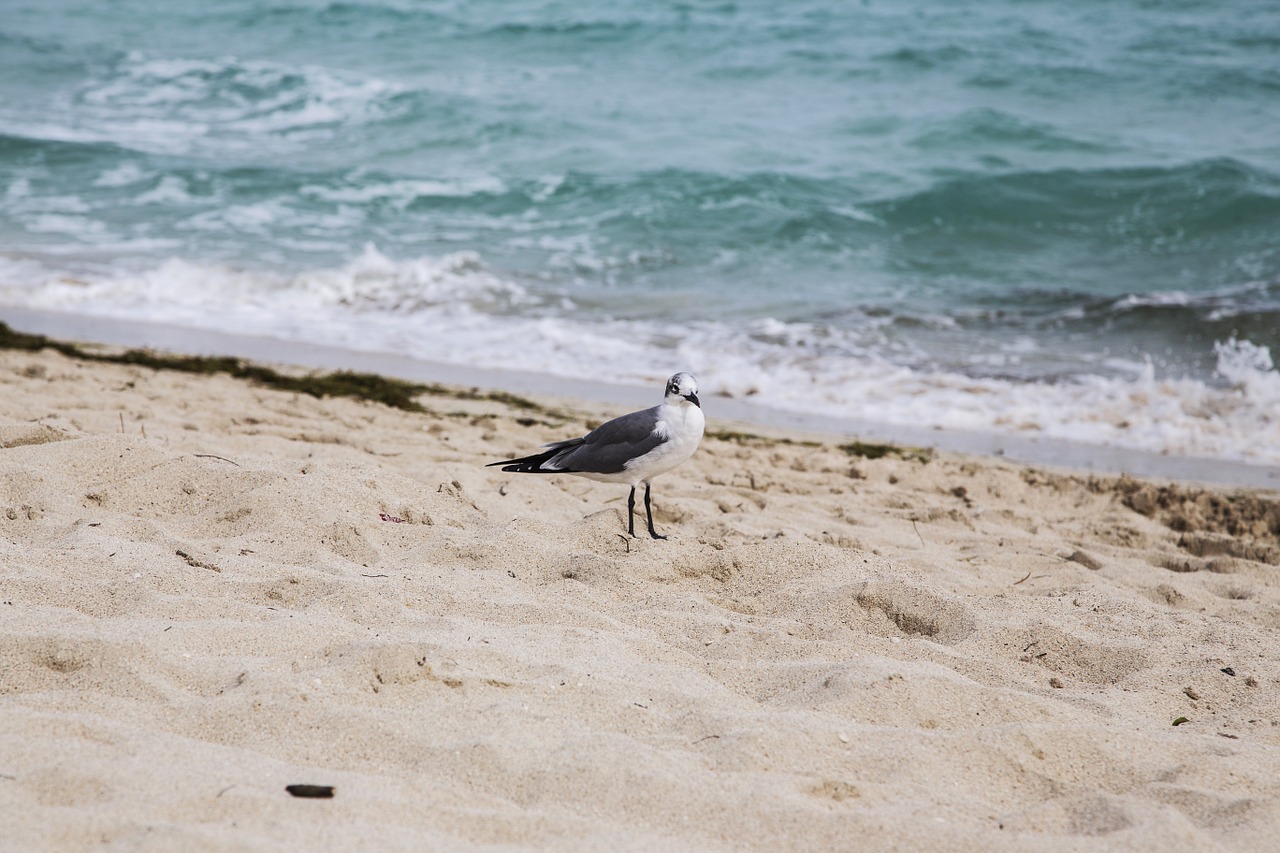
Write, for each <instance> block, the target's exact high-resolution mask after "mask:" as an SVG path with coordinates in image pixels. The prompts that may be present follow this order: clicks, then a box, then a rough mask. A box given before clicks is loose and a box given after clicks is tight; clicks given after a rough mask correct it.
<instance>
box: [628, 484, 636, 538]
mask: <svg viewBox="0 0 1280 853" xmlns="http://www.w3.org/2000/svg"><path fill="white" fill-rule="evenodd" d="M627 533H628V534H630V536H631V538H632V539H635V538H636V487H635V486H632V487H631V494H629V495H627Z"/></svg>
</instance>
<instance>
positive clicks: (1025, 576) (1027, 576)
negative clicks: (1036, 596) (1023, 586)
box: [1013, 572, 1031, 586]
mask: <svg viewBox="0 0 1280 853" xmlns="http://www.w3.org/2000/svg"><path fill="white" fill-rule="evenodd" d="M1029 577H1031V572H1027V573H1026V574H1025V575H1023V576H1022V580H1018V581H1014V582H1013V585H1014V586H1017V585H1018V584H1020V583H1022V581H1024V580H1026V579H1027V578H1029Z"/></svg>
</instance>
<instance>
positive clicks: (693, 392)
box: [667, 373, 702, 408]
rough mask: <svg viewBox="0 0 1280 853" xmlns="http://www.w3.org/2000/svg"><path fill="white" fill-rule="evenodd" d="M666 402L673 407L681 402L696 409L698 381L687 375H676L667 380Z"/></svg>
mask: <svg viewBox="0 0 1280 853" xmlns="http://www.w3.org/2000/svg"><path fill="white" fill-rule="evenodd" d="M667 402H668V403H670V404H672V405H675V404H678V403H681V402H686V403H692V404H693V405H695V406H697V407H698V408H702V404H701V403H699V402H698V380H696V379H694V378H693V377H692V376H690V375H689V374H688V373H677V374H676V375H675V376H672V377H671V378H670V379H668V380H667Z"/></svg>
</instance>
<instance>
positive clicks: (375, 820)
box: [0, 351, 1280, 851]
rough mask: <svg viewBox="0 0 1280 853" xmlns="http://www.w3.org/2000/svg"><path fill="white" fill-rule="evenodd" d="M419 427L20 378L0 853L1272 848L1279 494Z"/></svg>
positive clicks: (4, 566)
mask: <svg viewBox="0 0 1280 853" xmlns="http://www.w3.org/2000/svg"><path fill="white" fill-rule="evenodd" d="M660 391H661V388H660V387H655V389H654V397H655V399H654V402H655V403H656V402H657V397H658V396H659V394H660ZM421 402H422V404H423V405H424V406H426V407H427V409H428V411H427V412H426V413H415V412H406V411H401V410H398V409H392V408H388V407H386V406H383V405H380V404H375V403H368V402H360V401H356V400H350V399H332V398H330V399H316V398H312V397H309V396H306V395H301V394H296V393H288V392H282V391H274V390H268V389H265V388H262V387H258V386H255V385H253V384H251V383H249V382H246V381H241V380H236V379H231V378H228V377H225V376H211V377H210V376H193V375H189V374H183V373H177V372H170V371H156V370H151V369H147V368H140V367H126V366H117V365H111V364H100V363H92V362H86V361H82V360H76V359H72V358H68V357H65V356H62V355H58V354H54V353H51V352H48V351H46V352H40V353H21V352H4V353H0V814H2V815H3V817H4V827H3V830H0V848H2V849H4V850H84V849H119V850H279V849H295V848H298V849H300V848H303V847H306V848H309V849H330V850H375V849H377V850H383V849H391V850H394V849H402V850H423V849H459V850H466V849H479V848H490V847H501V848H512V849H514V848H536V849H553V850H584V849H611V848H618V849H672V850H783V849H786V850H835V849H844V850H853V849H857V850H1009V851H1038V850H1046V851H1058V850H1063V851H1065V850H1086V849H1087V850H1160V851H1174V850H1197V851H1199V850H1241V851H1252V850H1262V849H1268V848H1269V849H1275V847H1274V845H1275V843H1276V837H1277V834H1278V833H1280V700H1278V699H1277V687H1278V686H1280V631H1277V629H1278V628H1280V584H1277V571H1278V570H1277V567H1276V566H1277V564H1278V563H1280V509H1278V506H1280V504H1278V503H1277V501H1278V500H1280V498H1278V496H1277V495H1276V494H1274V493H1267V492H1248V491H1232V490H1225V489H1218V490H1206V489H1202V488H1200V487H1197V486H1195V485H1192V484H1188V483H1182V484H1176V483H1161V482H1147V481H1140V480H1134V479H1129V478H1115V477H1100V476H1091V475H1087V474H1073V473H1071V472H1070V471H1063V470H1047V469H1043V468H1027V467H1025V466H1020V465H1014V464H1011V463H1008V462H1003V461H1000V460H997V459H983V458H976V457H965V456H960V455H948V454H936V453H935V454H912V453H906V454H896V455H895V454H890V455H887V456H884V457H882V458H879V459H868V458H864V457H862V456H859V455H856V454H851V453H850V452H848V451H847V450H846V449H842V448H841V447H840V446H839V445H840V443H841V441H840V440H832V441H827V442H820V443H808V442H803V441H799V440H795V439H794V437H793V438H791V439H789V438H788V437H786V436H779V435H774V436H771V437H765V438H752V437H742V436H736V437H735V436H732V435H723V436H721V437H720V438H713V437H709V438H708V439H707V440H706V441H705V442H704V443H703V446H702V448H701V449H700V450H699V452H698V453H697V454H696V455H695V456H694V458H693V460H692V461H690V462H689V463H687V464H686V465H685V466H683V467H682V468H680V469H678V470H677V471H675V472H672V473H671V474H668V475H666V476H664V477H662V478H660V479H659V480H657V481H656V482H655V485H654V501H655V514H656V523H657V525H658V527H659V529H660V530H662V531H663V532H666V533H668V534H670V536H671V538H670V540H669V541H665V542H658V541H652V540H649V539H648V538H642V539H629V538H627V537H626V536H625V513H626V506H625V499H626V489H625V488H624V487H619V486H610V485H604V484H596V483H591V482H588V481H584V480H579V479H576V478H573V477H569V476H557V477H546V478H543V477H533V476H521V475H511V474H504V473H501V472H500V471H498V470H497V469H486V468H484V467H483V463H485V462H487V461H492V460H495V459H500V458H505V457H507V456H510V455H513V454H523V453H527V452H529V451H531V450H532V449H533V448H536V447H537V445H539V444H540V443H543V442H546V441H550V440H554V439H557V438H563V437H567V436H571V435H574V434H577V433H578V432H580V431H582V430H584V429H585V428H586V427H587V426H588V425H590V424H592V423H596V422H599V421H600V420H602V419H604V418H606V417H608V416H612V415H615V414H619V413H620V411H619V410H618V409H616V408H614V409H610V408H606V407H602V406H599V405H594V406H593V405H591V404H581V405H579V406H576V407H566V406H563V405H561V404H559V403H557V404H556V405H555V406H554V407H551V408H546V409H539V410H533V411H529V410H525V409H521V408H518V407H512V406H509V405H505V404H502V403H500V402H495V401H493V400H486V399H465V395H463V396H462V397H459V396H449V395H429V396H425V397H423V398H421ZM704 408H705V409H706V411H707V414H708V416H709V423H710V429H711V430H713V431H715V430H722V429H724V425H723V424H719V423H718V422H717V420H716V400H715V399H714V398H711V399H707V400H704ZM1179 720H1184V721H1183V722H1178V723H1177V724H1176V725H1175V723H1176V722H1177V721H1179ZM299 783H306V784H315V785H324V786H333V788H334V796H333V797H332V798H330V799H309V798H296V797H293V796H291V795H290V794H289V793H287V792H286V790H285V788H286V786H287V785H291V784H299Z"/></svg>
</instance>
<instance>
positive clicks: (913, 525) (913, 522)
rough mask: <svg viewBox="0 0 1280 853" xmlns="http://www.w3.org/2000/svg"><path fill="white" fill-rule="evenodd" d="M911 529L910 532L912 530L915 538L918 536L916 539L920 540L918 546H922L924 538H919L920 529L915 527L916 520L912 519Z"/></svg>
mask: <svg viewBox="0 0 1280 853" xmlns="http://www.w3.org/2000/svg"><path fill="white" fill-rule="evenodd" d="M911 529H912V530H914V531H915V532H916V536H918V537H919V538H920V544H921V545H923V544H924V537H923V536H920V528H919V527H916V520H915V519H914V518H913V519H911Z"/></svg>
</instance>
